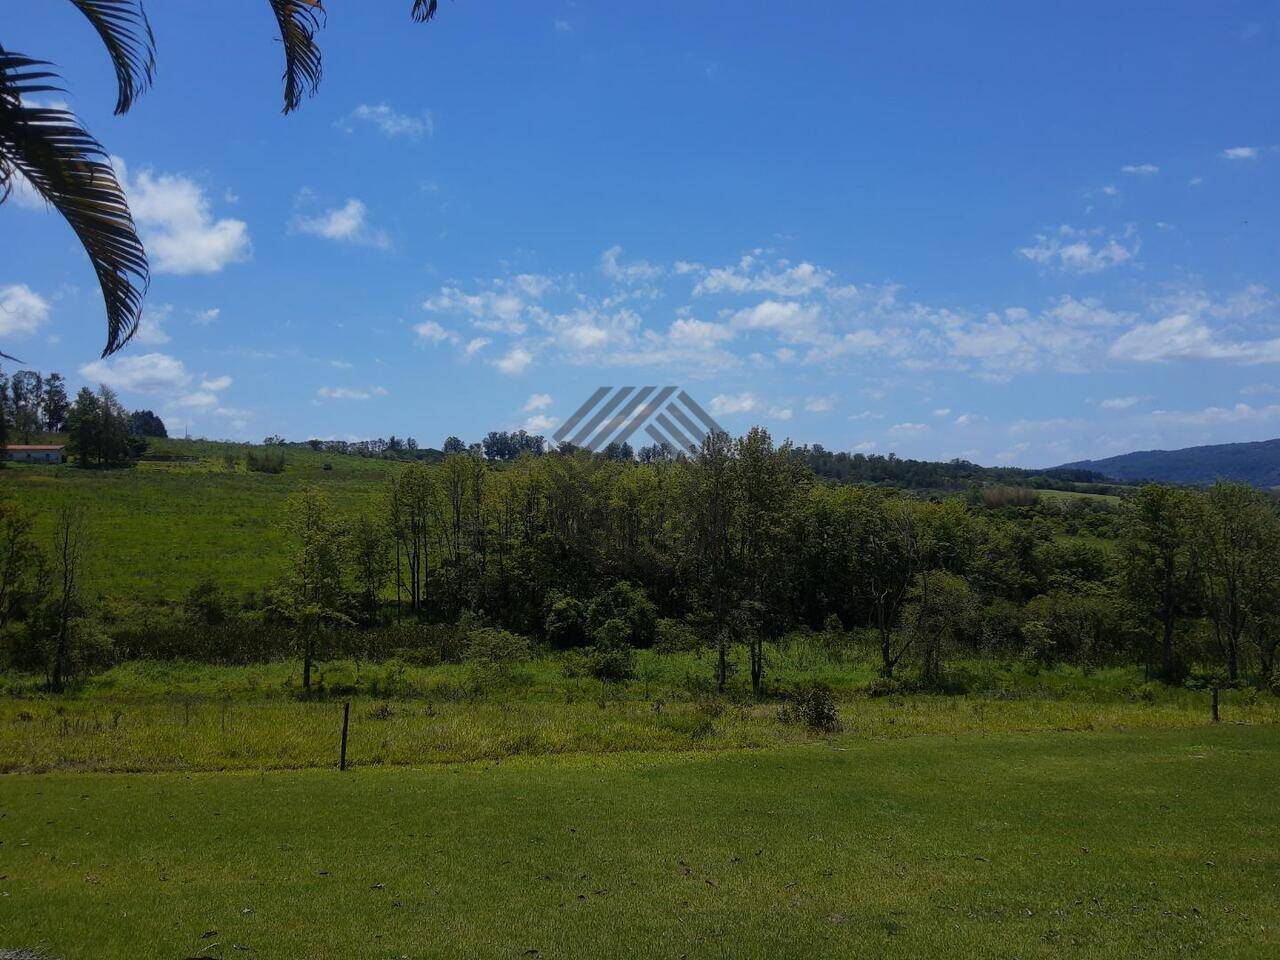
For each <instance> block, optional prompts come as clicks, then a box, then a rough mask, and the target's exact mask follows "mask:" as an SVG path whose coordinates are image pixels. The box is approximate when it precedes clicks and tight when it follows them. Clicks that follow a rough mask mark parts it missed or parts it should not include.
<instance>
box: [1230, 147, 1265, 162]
mask: <svg viewBox="0 0 1280 960" xmlns="http://www.w3.org/2000/svg"><path fill="white" fill-rule="evenodd" d="M1222 156H1223V157H1224V158H1225V159H1227V160H1256V159H1257V157H1258V148H1257V147H1228V148H1227V149H1226V150H1223V151H1222Z"/></svg>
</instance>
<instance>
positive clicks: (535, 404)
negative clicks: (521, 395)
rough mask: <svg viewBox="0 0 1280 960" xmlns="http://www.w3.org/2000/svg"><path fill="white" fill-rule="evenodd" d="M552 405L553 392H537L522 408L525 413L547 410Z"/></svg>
mask: <svg viewBox="0 0 1280 960" xmlns="http://www.w3.org/2000/svg"><path fill="white" fill-rule="evenodd" d="M549 406H551V394H549V393H535V394H533V395H532V396H531V397H529V399H528V400H526V401H525V402H524V407H523V408H522V409H523V410H524V412H525V413H533V412H534V411H535V410H545V409H547V407H549Z"/></svg>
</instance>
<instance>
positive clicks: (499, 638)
mask: <svg viewBox="0 0 1280 960" xmlns="http://www.w3.org/2000/svg"><path fill="white" fill-rule="evenodd" d="M466 651H467V652H466V656H467V659H468V660H470V661H471V662H472V663H478V664H482V665H484V666H488V667H498V668H510V667H513V666H515V665H516V664H517V663H523V662H524V661H526V660H528V659H529V657H530V656H531V655H532V654H533V650H532V647H531V645H530V643H529V640H528V638H527V637H522V636H520V635H519V634H518V633H511V632H510V631H508V630H499V629H498V628H497V627H481V628H479V629H478V630H472V631H471V633H470V634H468V635H467V647H466Z"/></svg>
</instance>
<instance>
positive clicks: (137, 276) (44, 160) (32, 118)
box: [0, 47, 150, 357]
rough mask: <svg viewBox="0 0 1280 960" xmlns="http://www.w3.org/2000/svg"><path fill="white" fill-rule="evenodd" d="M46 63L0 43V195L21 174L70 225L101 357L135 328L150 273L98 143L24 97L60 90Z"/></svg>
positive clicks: (70, 117)
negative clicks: (98, 299) (92, 291)
mask: <svg viewBox="0 0 1280 960" xmlns="http://www.w3.org/2000/svg"><path fill="white" fill-rule="evenodd" d="M48 67H49V64H47V63H45V62H44V61H42V60H32V59H31V58H30V57H25V56H23V55H22V54H18V53H10V52H7V51H6V50H4V48H3V47H0V199H3V198H4V197H5V196H7V194H8V188H9V186H10V185H11V183H12V178H13V176H14V174H15V173H18V174H21V175H22V176H24V177H25V178H26V179H27V180H28V181H29V182H30V184H31V186H32V187H33V188H34V189H35V190H36V192H37V193H39V194H40V195H41V196H42V197H43V198H44V199H45V201H46V202H48V203H49V204H50V205H51V206H53V207H54V208H55V209H56V210H57V211H58V212H59V213H61V214H62V216H63V217H64V218H65V219H66V221H67V223H68V224H69V225H70V226H71V229H72V230H73V231H75V234H76V237H77V238H78V239H79V240H80V243H81V244H82V245H83V246H84V250H85V253H87V254H88V255H89V261H90V262H91V263H92V264H93V269H94V272H95V273H97V275H98V284H99V286H100V287H101V288H102V299H103V301H104V302H105V304H106V310H107V345H106V347H105V349H104V350H103V351H102V355H103V356H104V357H105V356H107V355H108V354H112V353H115V352H116V351H117V350H119V349H120V348H121V347H123V346H124V345H125V344H126V343H128V342H129V338H130V337H132V336H133V334H134V332H135V331H136V330H137V329H138V321H139V319H140V318H141V314H142V300H143V297H144V296H145V295H146V290H147V284H148V282H149V280H150V270H149V268H148V265H147V254H146V251H145V250H143V248H142V241H141V240H140V239H139V238H138V232H137V229H136V228H135V227H134V223H133V216H132V215H131V214H130V213H129V204H128V202H127V201H126V199H125V196H124V191H123V190H122V189H121V187H120V182H119V181H118V180H117V179H116V174H115V171H114V170H112V169H111V163H110V158H109V157H108V156H107V152H106V151H105V150H104V149H103V147H102V144H100V143H99V142H98V141H97V140H95V139H94V138H93V136H92V135H91V134H89V133H88V132H87V131H86V130H85V129H84V128H83V127H82V126H81V125H80V122H79V121H78V120H77V119H76V117H75V115H74V114H71V113H69V112H68V111H66V110H62V109H58V108H54V107H44V106H37V105H35V104H33V103H31V102H30V99H29V98H30V97H31V96H32V95H34V94H41V93H52V92H61V87H58V86H56V85H55V84H54V81H56V80H58V75H57V74H56V73H54V72H53V71H52V70H50V69H48ZM24 98H26V99H25V102H24Z"/></svg>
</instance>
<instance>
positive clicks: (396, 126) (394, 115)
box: [340, 103, 435, 140]
mask: <svg viewBox="0 0 1280 960" xmlns="http://www.w3.org/2000/svg"><path fill="white" fill-rule="evenodd" d="M355 122H360V123H369V124H372V125H373V126H375V127H377V129H378V132H379V133H381V134H382V135H383V136H384V137H408V138H410V139H412V140H417V139H419V138H420V137H423V136H427V137H429V136H431V135H432V134H434V133H435V122H434V121H433V119H432V117H431V112H430V111H427V110H424V111H423V112H422V113H420V114H418V115H417V116H414V115H413V114H408V113H400V112H399V111H397V110H394V109H392V108H391V107H389V106H387V104H385V103H376V104H369V103H362V104H360V106H358V107H356V108H355V109H354V110H352V111H351V113H349V114H348V115H347V117H346V119H345V120H344V121H343V122H342V123H341V124H340V126H342V128H343V129H344V130H346V132H347V133H351V132H352V131H353V129H354V123H355Z"/></svg>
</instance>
